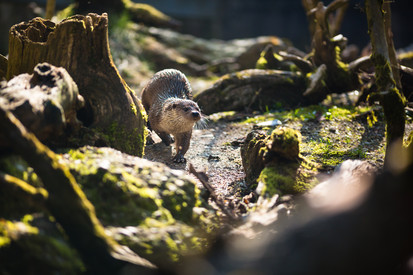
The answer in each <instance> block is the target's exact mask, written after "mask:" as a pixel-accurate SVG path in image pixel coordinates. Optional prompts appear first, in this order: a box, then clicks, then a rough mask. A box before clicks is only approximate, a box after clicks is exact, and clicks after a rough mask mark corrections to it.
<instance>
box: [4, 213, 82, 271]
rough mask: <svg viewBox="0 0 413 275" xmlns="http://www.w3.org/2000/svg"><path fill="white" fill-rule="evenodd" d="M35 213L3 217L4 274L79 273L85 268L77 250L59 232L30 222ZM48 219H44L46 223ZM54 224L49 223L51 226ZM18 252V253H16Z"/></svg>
mask: <svg viewBox="0 0 413 275" xmlns="http://www.w3.org/2000/svg"><path fill="white" fill-rule="evenodd" d="M32 221H33V217H32V216H25V217H24V218H23V220H22V221H21V222H20V221H17V222H12V221H8V220H0V247H1V249H0V258H1V259H2V267H1V270H2V272H5V274H28V273H33V274H45V273H50V274H59V273H64V274H78V273H81V272H84V271H85V268H84V265H83V263H82V261H81V260H80V257H79V255H78V254H77V252H76V251H75V250H74V249H72V248H71V247H70V246H69V245H68V244H67V242H66V241H65V240H64V239H63V238H61V237H60V236H58V235H56V234H55V232H54V233H53V234H50V232H46V231H44V230H39V228H37V227H35V226H33V225H31V223H32ZM44 223H45V221H42V224H44ZM50 227H53V225H48V226H46V227H45V228H46V230H48V229H49V230H50ZM16 255H19V256H18V257H16Z"/></svg>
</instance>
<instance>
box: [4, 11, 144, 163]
mask: <svg viewBox="0 0 413 275" xmlns="http://www.w3.org/2000/svg"><path fill="white" fill-rule="evenodd" d="M40 62H48V63H50V64H52V65H55V66H60V67H63V68H65V69H66V70H67V71H68V72H69V74H70V75H71V76H72V78H73V80H74V81H75V82H76V84H77V85H78V87H79V92H80V94H81V95H82V96H83V97H84V99H85V102H86V104H85V108H84V109H82V110H81V111H80V112H79V119H81V120H82V122H83V123H84V125H85V126H91V127H93V128H94V129H95V130H98V131H100V132H102V133H103V135H104V136H107V138H106V140H105V141H104V144H103V145H107V146H112V147H114V148H116V149H119V150H121V151H124V152H126V153H129V154H133V155H138V156H142V154H143V147H144V142H145V137H144V136H145V132H144V125H145V115H144V110H143V107H142V105H141V103H140V101H139V99H138V98H137V97H136V95H135V93H134V92H133V91H132V90H131V89H130V88H129V87H128V85H127V84H126V83H125V81H124V80H123V79H122V77H121V76H120V75H119V72H118V70H117V69H116V67H115V65H114V64H113V61H112V57H111V54H110V49H109V43H108V17H107V14H105V13H104V14H102V15H98V14H94V13H90V14H88V15H86V16H83V15H75V16H72V17H70V18H67V19H65V20H63V21H62V22H60V23H58V24H55V23H53V22H52V21H49V20H45V19H42V18H35V19H33V20H31V21H29V22H23V23H20V24H17V25H14V26H13V27H12V28H11V29H10V35H9V62H8V68H7V77H6V78H7V79H10V78H12V77H13V76H15V75H18V74H21V73H32V71H33V68H34V67H35V66H36V64H38V63H40Z"/></svg>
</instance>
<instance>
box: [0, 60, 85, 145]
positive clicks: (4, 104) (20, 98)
mask: <svg viewBox="0 0 413 275" xmlns="http://www.w3.org/2000/svg"><path fill="white" fill-rule="evenodd" d="M82 106H83V98H82V96H80V95H79V92H78V88H77V86H76V83H74V82H73V79H72V78H71V77H70V75H69V74H68V73H67V71H66V70H65V69H63V68H57V67H55V66H52V65H50V64H48V63H41V64H38V65H37V66H36V67H35V68H34V71H33V74H31V75H29V74H21V75H19V76H16V77H14V78H13V79H11V80H10V81H9V82H8V83H5V82H3V83H2V84H1V86H0V107H1V108H3V109H4V110H8V111H10V112H12V113H13V114H14V115H15V116H16V117H17V118H18V119H19V120H20V121H21V122H22V123H23V125H25V127H26V128H27V129H29V130H30V131H31V132H33V133H34V134H35V135H36V137H37V138H38V139H40V140H41V141H43V142H48V143H53V144H56V143H57V142H60V143H61V145H63V142H64V140H65V136H66V135H68V134H70V133H73V132H76V131H77V130H78V129H79V128H80V125H81V123H80V122H79V121H78V120H77V118H76V111H77V110H79V109H80V108H81V107H82ZM11 142H13V141H11ZM9 146H10V144H9V143H7V142H6V139H5V133H4V131H2V132H1V133H0V148H3V149H4V148H7V147H9Z"/></svg>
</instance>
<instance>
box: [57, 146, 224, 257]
mask: <svg viewBox="0 0 413 275" xmlns="http://www.w3.org/2000/svg"><path fill="white" fill-rule="evenodd" d="M60 161H61V162H62V163H64V164H65V165H67V166H68V167H69V168H70V171H71V172H72V174H73V175H74V176H75V178H76V180H77V182H78V183H79V185H80V186H81V188H82V189H83V191H84V192H85V194H86V196H87V197H88V199H89V200H90V201H91V202H92V204H93V205H94V206H95V209H96V214H97V217H98V218H99V219H100V220H101V222H102V223H103V225H105V226H106V227H108V231H109V232H111V234H112V235H114V237H115V239H116V240H118V241H119V242H120V243H122V244H125V245H128V246H129V247H130V248H131V249H132V250H134V251H135V252H136V253H138V254H139V255H140V256H142V257H145V258H147V259H149V260H150V261H152V262H154V263H155V264H162V263H165V262H170V261H175V260H177V259H179V257H180V255H181V254H182V253H186V252H188V251H191V250H194V247H197V248H198V249H201V247H200V246H199V243H202V242H205V238H204V239H203V241H202V240H201V238H195V235H197V236H199V234H198V233H199V232H198V233H197V234H195V231H198V230H199V231H200V232H204V233H206V232H208V231H209V232H211V230H212V229H213V226H214V225H217V223H216V221H214V220H213V217H215V215H214V214H213V213H212V212H210V211H208V210H207V209H206V208H207V207H208V206H207V204H206V203H205V202H204V201H203V200H202V199H201V198H200V196H199V194H200V191H199V189H198V188H197V186H196V183H195V182H194V180H193V179H191V178H190V177H188V176H185V175H184V173H183V172H182V171H178V170H171V169H170V168H168V167H167V166H165V165H163V164H161V163H154V162H150V161H148V160H144V159H141V158H137V157H133V156H130V155H126V154H123V153H121V152H119V151H117V150H114V149H111V148H95V147H83V148H80V149H77V150H70V151H68V152H67V153H66V154H64V155H62V158H61V160H60ZM211 225H212V228H211ZM125 232H128V233H125ZM137 236H138V237H137Z"/></svg>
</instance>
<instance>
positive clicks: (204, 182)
mask: <svg viewBox="0 0 413 275" xmlns="http://www.w3.org/2000/svg"><path fill="white" fill-rule="evenodd" d="M189 172H190V173H192V174H193V175H194V176H195V177H196V178H197V179H199V181H200V182H201V183H202V185H203V186H204V187H205V188H206V189H207V190H208V191H209V193H210V194H211V198H212V199H213V200H214V201H215V203H216V204H217V205H218V207H219V208H220V209H221V210H222V212H224V214H225V215H227V216H228V218H229V219H230V220H231V221H232V222H236V221H239V217H237V216H236V215H235V214H234V213H233V212H231V211H229V210H228V208H227V207H225V204H224V202H223V201H222V200H221V199H220V198H219V197H218V196H217V195H216V193H215V189H214V188H213V187H212V186H211V185H210V184H209V182H208V179H207V177H206V175H205V174H204V173H200V172H197V171H196V170H195V168H194V166H193V165H192V163H189Z"/></svg>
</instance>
